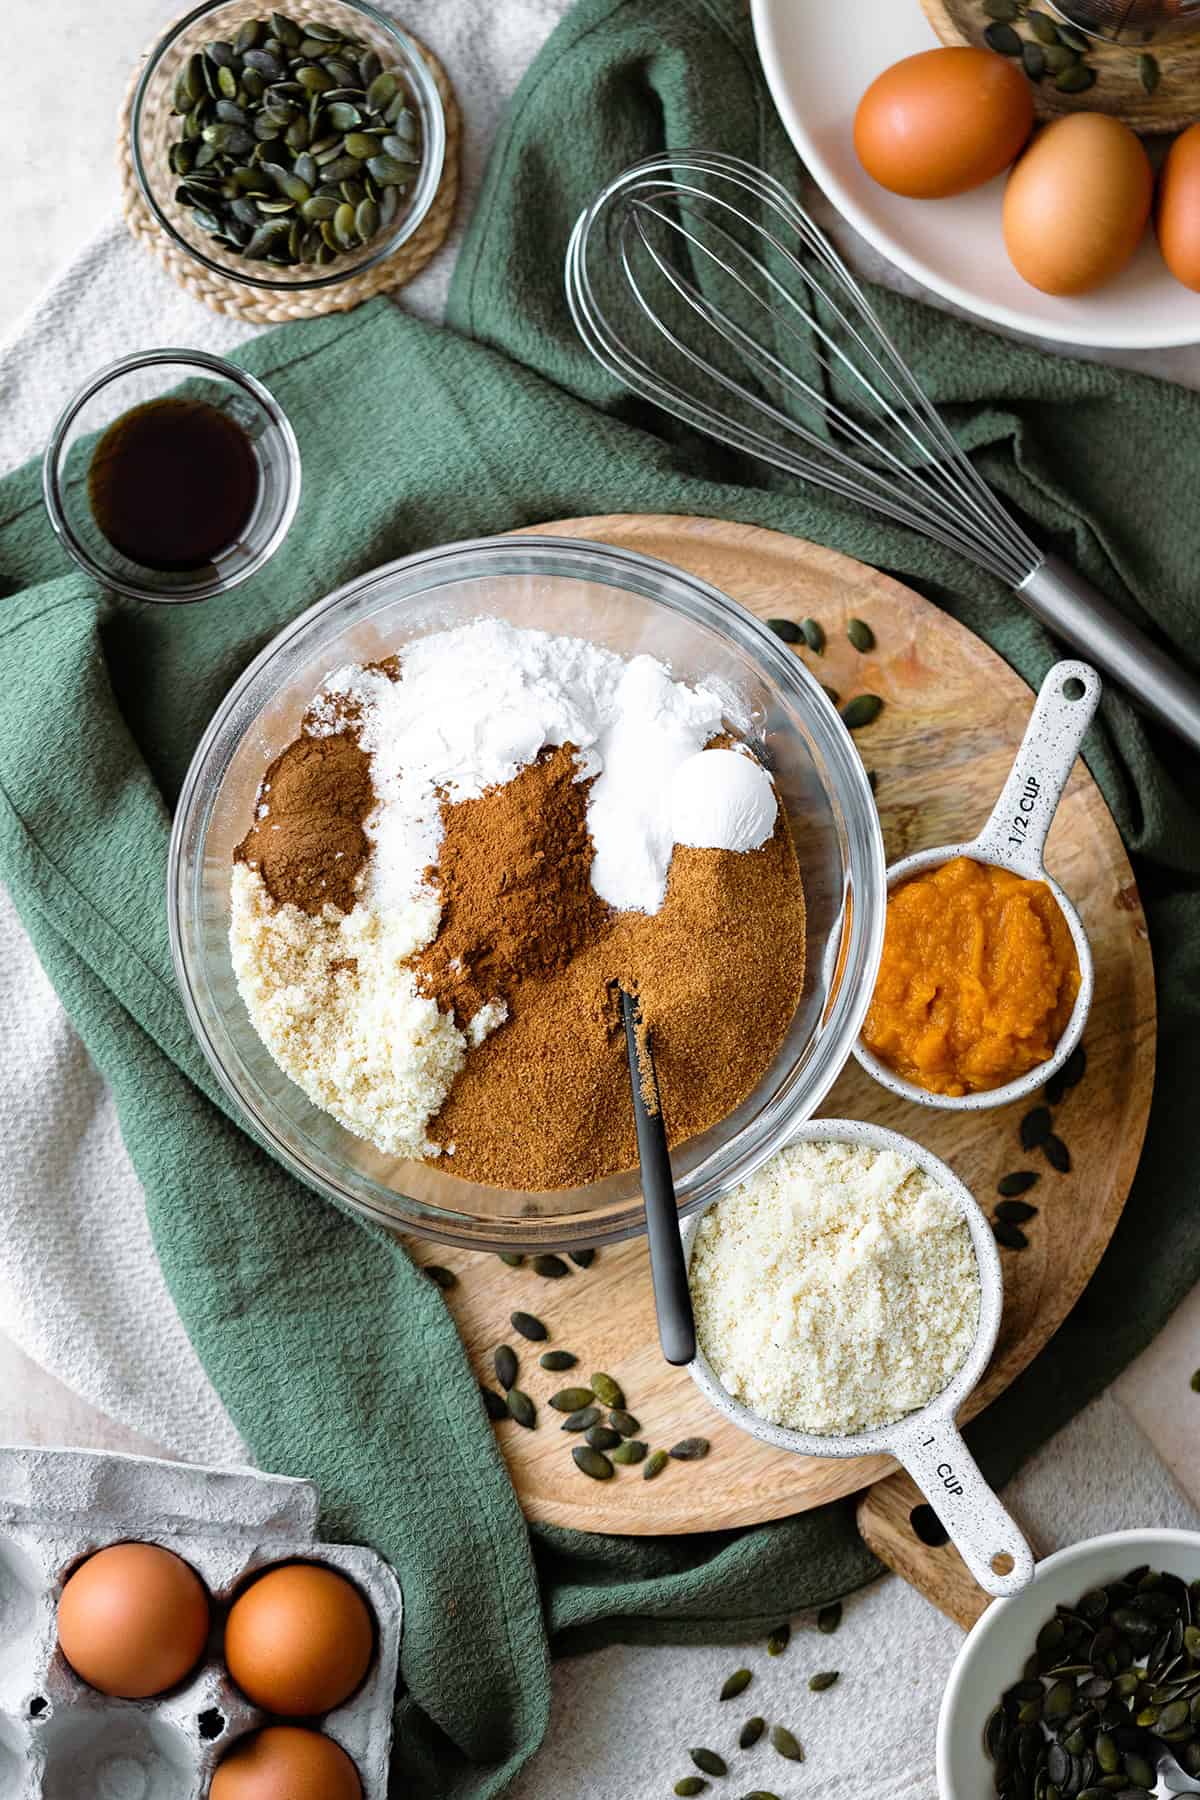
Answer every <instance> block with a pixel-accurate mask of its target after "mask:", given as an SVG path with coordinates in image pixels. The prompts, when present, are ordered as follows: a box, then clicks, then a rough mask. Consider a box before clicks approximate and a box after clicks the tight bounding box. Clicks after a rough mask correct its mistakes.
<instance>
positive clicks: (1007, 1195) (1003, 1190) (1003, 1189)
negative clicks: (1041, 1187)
mask: <svg viewBox="0 0 1200 1800" xmlns="http://www.w3.org/2000/svg"><path fill="white" fill-rule="evenodd" d="M1040 1180H1041V1177H1040V1175H1038V1174H1037V1172H1036V1170H1034V1169H1014V1170H1013V1172H1012V1174H1011V1175H1002V1176H1001V1177H1000V1179H999V1181H998V1182H997V1183H996V1192H997V1193H998V1194H1000V1195H1002V1196H1003V1197H1004V1199H1006V1200H1014V1199H1015V1198H1016V1196H1017V1195H1018V1194H1027V1193H1028V1192H1029V1190H1030V1188H1031V1187H1036V1186H1037V1184H1038V1182H1039V1181H1040Z"/></svg>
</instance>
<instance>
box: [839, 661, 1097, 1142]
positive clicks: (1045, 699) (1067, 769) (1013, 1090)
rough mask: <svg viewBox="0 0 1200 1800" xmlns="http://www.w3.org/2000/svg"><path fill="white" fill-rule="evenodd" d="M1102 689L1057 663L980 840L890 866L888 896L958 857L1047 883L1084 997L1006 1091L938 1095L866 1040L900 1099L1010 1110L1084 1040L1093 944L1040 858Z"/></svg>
mask: <svg viewBox="0 0 1200 1800" xmlns="http://www.w3.org/2000/svg"><path fill="white" fill-rule="evenodd" d="M1100 692H1101V684H1100V677H1099V676H1098V675H1097V673H1096V671H1095V669H1093V668H1092V667H1091V666H1090V664H1088V663H1084V662H1060V663H1055V665H1054V667H1053V668H1052V669H1051V670H1050V673H1049V674H1048V675H1047V676H1046V679H1045V680H1044V681H1043V683H1042V685H1041V689H1040V690H1039V693H1038V697H1037V701H1036V702H1035V704H1034V708H1033V712H1032V714H1031V715H1030V719H1029V723H1028V725H1027V726H1026V727H1025V736H1024V737H1023V738H1022V739H1021V748H1020V749H1019V750H1018V751H1017V754H1016V758H1015V760H1014V762H1013V766H1012V768H1011V770H1010V771H1009V775H1008V780H1007V781H1006V782H1005V783H1004V786H1003V788H1002V789H1001V791H1000V797H999V799H998V800H997V801H996V804H995V806H994V807H993V808H992V812H991V816H990V818H989V819H988V821H987V824H986V825H985V826H984V828H983V830H982V831H981V832H980V833H979V836H978V837H977V838H974V839H973V840H972V842H971V843H969V844H939V845H937V846H936V847H935V848H934V849H932V850H918V851H916V852H915V853H914V854H913V855H912V856H905V857H902V858H901V860H900V861H899V862H896V863H892V864H891V865H890V866H889V868H888V872H887V885H888V892H889V894H890V893H891V892H892V890H893V889H894V888H896V887H898V886H899V885H900V883H901V882H904V881H908V880H910V879H911V877H912V876H914V875H919V874H921V873H922V872H923V871H924V870H926V869H933V868H937V867H938V866H939V865H940V864H941V863H945V862H950V861H951V860H952V859H953V858H954V857H956V856H967V857H970V858H971V859H972V860H973V861H975V862H981V863H992V864H993V865H995V866H996V867H997V868H1001V869H1008V870H1009V871H1011V873H1012V874H1014V875H1021V876H1024V877H1025V878H1026V880H1029V881H1044V882H1045V884H1046V886H1047V887H1048V888H1049V889H1050V892H1051V893H1052V894H1053V895H1054V898H1055V900H1056V901H1057V902H1058V905H1059V909H1060V911H1061V912H1062V916H1063V918H1064V919H1065V920H1066V922H1067V925H1068V927H1069V928H1070V932H1071V938H1072V940H1073V942H1074V945H1075V954H1076V956H1077V957H1078V959H1079V992H1078V993H1077V994H1076V996H1075V1004H1074V1006H1073V1007H1072V1009H1071V1016H1070V1018H1069V1019H1068V1020H1067V1024H1066V1029H1065V1030H1064V1032H1063V1034H1062V1036H1061V1037H1060V1038H1059V1040H1058V1043H1057V1045H1056V1047H1055V1051H1054V1054H1053V1056H1051V1057H1050V1058H1049V1060H1048V1061H1047V1062H1041V1063H1037V1064H1035V1065H1034V1067H1033V1068H1032V1069H1030V1070H1029V1071H1028V1073H1027V1074H1025V1075H1021V1076H1018V1078H1017V1079H1016V1080H1015V1081H1006V1082H1004V1083H1003V1085H1002V1086H1000V1087H994V1088H985V1089H983V1090H981V1091H980V1092H978V1093H973V1094H934V1093H930V1091H929V1090H928V1088H923V1087H918V1086H917V1084H916V1083H915V1082H913V1081H908V1080H906V1078H905V1077H904V1076H903V1075H898V1074H897V1073H896V1071H895V1070H894V1069H890V1068H889V1067H888V1066H887V1064H886V1063H883V1062H880V1060H879V1058H878V1057H877V1056H875V1055H874V1054H873V1053H872V1052H871V1051H870V1050H869V1049H868V1048H867V1046H866V1044H865V1043H864V1041H863V1039H862V1038H861V1037H860V1038H859V1039H858V1042H857V1043H856V1044H855V1046H854V1055H855V1057H856V1058H857V1060H858V1062H860V1063H861V1064H862V1066H863V1068H864V1069H865V1070H866V1071H867V1073H868V1075H873V1076H874V1078H875V1080H876V1081H877V1082H879V1084H880V1086H881V1087H885V1088H887V1089H888V1091H889V1093H893V1094H898V1095H899V1096H900V1098H901V1099H902V1100H912V1101H913V1102H914V1103H915V1104H916V1105H918V1106H935V1107H939V1108H944V1109H945V1110H946V1111H949V1112H979V1111H982V1110H983V1109H984V1108H986V1107H991V1106H1007V1104H1008V1103H1009V1101H1010V1100H1022V1099H1024V1098H1025V1096H1026V1095H1027V1094H1031V1093H1033V1091H1034V1089H1035V1088H1039V1087H1042V1086H1044V1084H1045V1083H1046V1082H1047V1081H1048V1080H1049V1079H1050V1077H1051V1075H1053V1074H1054V1073H1055V1071H1056V1070H1057V1069H1060V1068H1061V1067H1062V1065H1063V1064H1064V1063H1065V1062H1066V1060H1067V1058H1068V1056H1070V1054H1071V1052H1072V1050H1073V1049H1074V1048H1075V1046H1076V1044H1077V1043H1078V1042H1079V1040H1080V1038H1081V1036H1082V1035H1083V1028H1084V1025H1085V1024H1086V1022H1087V1016H1088V1011H1089V1009H1090V1007H1091V1004H1092V991H1093V989H1094V987H1095V973H1094V970H1093V966H1092V950H1091V945H1090V944H1089V943H1088V936H1087V932H1086V931H1085V930H1084V928H1083V921H1082V919H1081V918H1080V917H1079V914H1078V913H1077V912H1076V910H1075V907H1074V905H1073V904H1072V903H1071V901H1070V900H1069V899H1068V898H1067V896H1066V894H1065V893H1064V892H1063V890H1062V888H1060V887H1059V885H1058V883H1057V881H1055V880H1054V878H1053V877H1052V876H1050V875H1048V874H1047V873H1046V867H1045V864H1044V862H1043V860H1042V857H1043V853H1044V851H1045V848H1046V834H1047V833H1048V832H1049V830H1050V827H1051V825H1052V823H1053V822H1054V815H1055V813H1056V812H1057V810H1058V803H1059V801H1060V800H1061V799H1062V793H1063V789H1064V788H1065V787H1066V785H1067V778H1068V776H1069V775H1070V773H1071V770H1072V769H1073V768H1074V766H1075V758H1076V756H1077V755H1078V754H1079V746H1080V744H1081V743H1082V742H1083V738H1084V733H1085V732H1086V731H1087V728H1088V726H1089V725H1090V724H1091V722H1092V718H1093V716H1094V714H1095V711H1096V707H1097V706H1098V705H1099V703H1100Z"/></svg>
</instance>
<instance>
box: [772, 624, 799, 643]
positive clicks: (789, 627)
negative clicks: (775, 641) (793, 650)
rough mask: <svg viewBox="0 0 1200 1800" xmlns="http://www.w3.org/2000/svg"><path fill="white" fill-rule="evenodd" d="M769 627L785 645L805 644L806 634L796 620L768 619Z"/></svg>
mask: <svg viewBox="0 0 1200 1800" xmlns="http://www.w3.org/2000/svg"><path fill="white" fill-rule="evenodd" d="M767 626H768V628H769V629H770V630H771V631H773V632H774V633H775V636H776V637H779V638H782V639H783V641H784V643H785V644H802V643H803V642H804V633H803V632H802V631H801V629H800V627H799V626H798V625H797V623H796V621H795V619H768V620H767Z"/></svg>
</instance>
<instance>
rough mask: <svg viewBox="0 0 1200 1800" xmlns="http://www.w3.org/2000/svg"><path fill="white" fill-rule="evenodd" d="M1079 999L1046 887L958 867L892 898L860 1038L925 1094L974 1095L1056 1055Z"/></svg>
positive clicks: (1070, 955) (919, 879) (958, 863)
mask: <svg viewBox="0 0 1200 1800" xmlns="http://www.w3.org/2000/svg"><path fill="white" fill-rule="evenodd" d="M1078 992H1079V958H1078V957H1077V956H1076V954H1075V945H1074V942H1073V940H1072V937H1071V932H1070V928H1069V926H1068V925H1067V922H1066V920H1065V919H1064V918H1063V915H1062V912H1061V911H1060V909H1059V906H1058V902H1057V901H1056V900H1055V898H1054V895H1053V894H1052V893H1051V891H1050V889H1049V888H1048V887H1047V886H1046V884H1045V882H1044V881H1027V880H1025V879H1024V877H1022V876H1020V875H1014V874H1012V873H1011V871H1010V870H1008V869H997V868H993V867H992V866H991V865H990V864H988V863H978V862H974V861H972V859H971V858H970V857H966V856H956V857H954V858H952V860H951V861H950V862H947V863H942V864H941V865H940V866H939V867H938V868H936V869H930V870H928V871H927V872H926V873H925V874H923V875H916V876H914V877H913V879H912V880H911V881H906V882H905V883H904V884H903V886H901V887H898V888H896V889H895V890H894V891H893V893H892V894H891V896H890V897H889V899H888V909H887V926H886V930H885V933H884V943H883V959H882V961H881V962H880V965H879V979H878V981H877V982H876V984H875V993H874V996H873V998H872V1001H871V1008H870V1011H869V1012H868V1014H867V1022H866V1025H865V1026H864V1028H863V1037H864V1039H865V1041H866V1044H867V1047H868V1049H870V1050H871V1051H872V1052H873V1053H874V1055H875V1056H877V1057H878V1058H879V1060H880V1062H883V1063H886V1064H887V1065H888V1067H889V1068H891V1069H894V1070H895V1072H896V1074H897V1075H902V1076H903V1077H904V1078H905V1079H906V1080H907V1081H911V1082H913V1083H914V1084H915V1085H916V1086H918V1087H922V1088H925V1089H927V1090H928V1091H929V1092H930V1093H933V1094H972V1093H979V1092H982V1091H984V1090H986V1089H988V1088H996V1087H1002V1086H1003V1085H1004V1083H1005V1082H1008V1081H1015V1080H1016V1079H1017V1078H1018V1077H1019V1076H1021V1075H1024V1074H1027V1073H1028V1071H1029V1070H1030V1069H1032V1068H1034V1067H1035V1066H1036V1064H1038V1063H1041V1062H1046V1061H1047V1059H1048V1058H1049V1057H1051V1056H1052V1055H1053V1054H1054V1050H1055V1047H1056V1045H1057V1043H1058V1040H1059V1038H1060V1037H1061V1036H1062V1034H1063V1032H1064V1030H1065V1029H1066V1025H1067V1021H1068V1019H1069V1018H1070V1016H1071V1009H1072V1008H1073V1006H1074V1004H1075V996H1076V995H1077V993H1078Z"/></svg>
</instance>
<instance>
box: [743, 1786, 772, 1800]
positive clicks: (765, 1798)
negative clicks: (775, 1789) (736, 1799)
mask: <svg viewBox="0 0 1200 1800" xmlns="http://www.w3.org/2000/svg"><path fill="white" fill-rule="evenodd" d="M742 1800H779V1795H778V1794H769V1793H768V1792H767V1790H766V1788H752V1789H751V1791H750V1792H749V1793H748V1794H743V1795H742Z"/></svg>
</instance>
